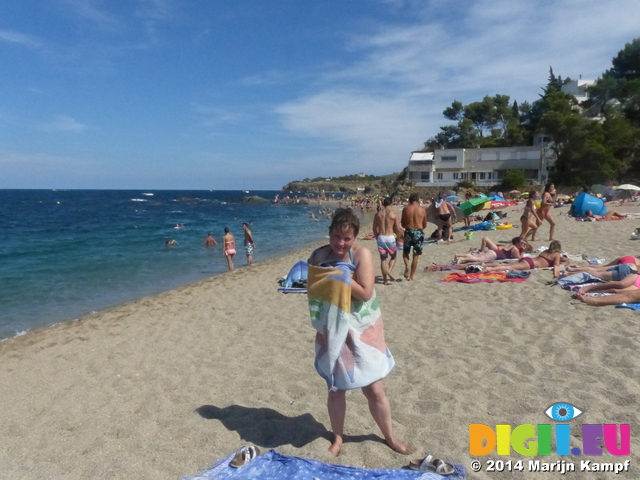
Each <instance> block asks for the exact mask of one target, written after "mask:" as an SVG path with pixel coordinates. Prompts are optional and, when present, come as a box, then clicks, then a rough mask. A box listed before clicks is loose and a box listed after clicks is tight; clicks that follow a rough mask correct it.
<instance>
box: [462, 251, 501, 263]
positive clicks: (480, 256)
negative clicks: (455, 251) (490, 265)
mask: <svg viewBox="0 0 640 480" xmlns="http://www.w3.org/2000/svg"><path fill="white" fill-rule="evenodd" d="M497 256H498V255H497V254H496V252H494V251H493V250H487V251H486V252H482V253H476V254H475V255H474V254H470V253H465V254H461V255H456V264H457V265H460V264H461V263H462V262H490V261H491V260H495V259H496V258H497Z"/></svg>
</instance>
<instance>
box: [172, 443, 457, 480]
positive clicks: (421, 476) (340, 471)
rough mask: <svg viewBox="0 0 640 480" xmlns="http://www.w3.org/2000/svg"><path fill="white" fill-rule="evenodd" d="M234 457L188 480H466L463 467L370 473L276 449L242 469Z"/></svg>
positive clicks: (374, 471)
mask: <svg viewBox="0 0 640 480" xmlns="http://www.w3.org/2000/svg"><path fill="white" fill-rule="evenodd" d="M232 458H233V455H231V456H229V457H227V458H225V459H224V460H221V461H220V462H218V463H217V464H216V465H215V466H214V467H213V468H211V469H210V470H207V471H206V472H204V473H203V474H202V475H200V476H197V477H192V478H189V479H187V478H185V479H184V480H213V479H215V480H227V479H228V480H255V479H258V478H259V479H260V480H288V479H291V480H293V479H308V480H312V479H313V478H319V479H322V480H396V479H397V480H443V479H445V478H448V479H458V480H459V479H463V478H467V477H466V472H465V469H464V467H463V466H462V465H454V467H455V469H456V472H455V473H454V474H452V475H447V476H446V477H443V476H442V475H438V474H437V473H433V472H419V471H415V470H402V469H395V468H387V469H378V470H366V469H364V468H355V467H343V466H341V465H329V464H327V463H322V462H319V461H317V460H310V459H307V458H299V457H286V456H284V455H280V454H279V453H277V452H276V451H274V450H269V451H268V452H266V453H265V454H264V455H260V456H258V457H256V458H254V459H253V460H251V462H250V463H248V464H247V465H244V466H243V467H240V468H233V467H230V466H229V462H230V461H231V459H232Z"/></svg>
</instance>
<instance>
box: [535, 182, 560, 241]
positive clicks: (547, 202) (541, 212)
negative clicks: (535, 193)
mask: <svg viewBox="0 0 640 480" xmlns="http://www.w3.org/2000/svg"><path fill="white" fill-rule="evenodd" d="M555 194H556V187H555V186H554V185H553V183H547V186H546V187H544V193H543V194H542V200H541V201H540V208H539V209H538V221H539V223H538V227H540V225H542V222H543V221H544V220H546V221H547V222H549V225H551V228H550V229H549V241H550V242H551V241H553V232H554V231H555V229H556V222H555V221H554V220H553V217H552V216H551V208H553V206H554V205H555V203H556V202H555V200H554V199H553V196H554V195H555Z"/></svg>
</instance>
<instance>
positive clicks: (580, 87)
mask: <svg viewBox="0 0 640 480" xmlns="http://www.w3.org/2000/svg"><path fill="white" fill-rule="evenodd" d="M595 83H596V81H595V80H583V79H582V76H581V77H580V79H579V80H572V81H570V82H568V83H567V84H566V85H563V86H562V91H563V92H564V93H568V94H570V95H573V96H574V97H576V100H577V101H578V103H582V102H584V101H585V100H588V99H589V94H588V92H587V89H588V88H589V87H591V86H593V85H595Z"/></svg>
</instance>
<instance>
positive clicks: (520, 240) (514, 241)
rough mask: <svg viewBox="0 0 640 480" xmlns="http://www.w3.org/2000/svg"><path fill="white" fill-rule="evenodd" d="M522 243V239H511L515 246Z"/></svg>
mask: <svg viewBox="0 0 640 480" xmlns="http://www.w3.org/2000/svg"><path fill="white" fill-rule="evenodd" d="M520 242H522V237H513V238H512V239H511V243H512V244H513V245H518V244H519V243H520Z"/></svg>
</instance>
